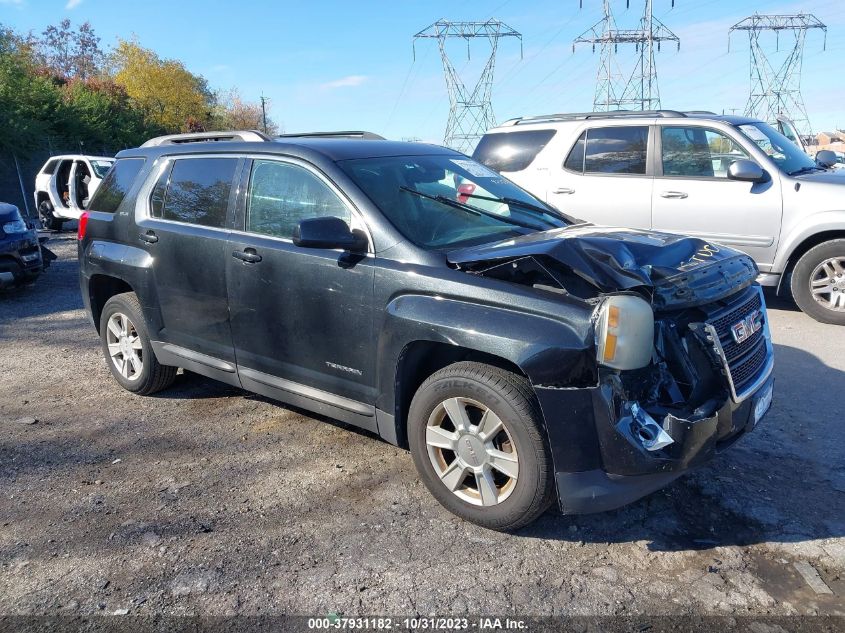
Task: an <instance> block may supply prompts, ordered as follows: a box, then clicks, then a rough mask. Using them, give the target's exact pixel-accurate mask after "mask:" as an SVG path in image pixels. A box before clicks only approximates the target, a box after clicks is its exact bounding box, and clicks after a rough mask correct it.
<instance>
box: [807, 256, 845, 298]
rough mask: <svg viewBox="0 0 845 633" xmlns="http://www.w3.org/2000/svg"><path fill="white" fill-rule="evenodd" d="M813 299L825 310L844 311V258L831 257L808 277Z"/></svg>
mask: <svg viewBox="0 0 845 633" xmlns="http://www.w3.org/2000/svg"><path fill="white" fill-rule="evenodd" d="M810 287H811V288H810V292H812V293H813V299H815V300H816V301H817V302H818V303H820V304H821V305H822V307H823V308H825V309H827V310H837V311H845V257H831V258H829V259H826V260H824V261H823V262H822V263H821V264H819V265H818V266H816V267H815V269H814V270H813V272H812V274H811V275H810Z"/></svg>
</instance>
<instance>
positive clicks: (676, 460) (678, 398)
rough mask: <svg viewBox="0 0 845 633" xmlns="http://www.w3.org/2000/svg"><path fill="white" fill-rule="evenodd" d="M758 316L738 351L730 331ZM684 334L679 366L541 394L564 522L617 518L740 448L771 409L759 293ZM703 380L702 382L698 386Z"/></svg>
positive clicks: (610, 375)
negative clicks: (567, 518) (599, 515)
mask: <svg viewBox="0 0 845 633" xmlns="http://www.w3.org/2000/svg"><path fill="white" fill-rule="evenodd" d="M758 302H759V303H758ZM758 312H759V313H760V314H762V317H761V321H760V327H759V328H758V330H755V332H754V336H749V337H746V339H745V340H743V341H742V343H741V344H740V345H739V347H738V346H737V345H736V344H735V343H730V342H728V340H727V338H726V337H725V332H730V329H731V328H732V327H733V326H734V325H735V324H736V323H742V320H743V319H745V320H746V322H749V321H748V320H747V315H748V314H751V313H753V314H755V315H756V314H757V313H758ZM666 323H668V324H669V325H670V326H671V327H673V328H674V327H675V324H676V323H677V322H676V321H674V320H671V321H670V320H667V321H666ZM677 329H679V330H683V332H682V333H678V334H677V335H675V333H674V332H668V333H667V334H666V336H667V338H666V341H665V344H664V346H665V349H666V350H667V357H668V356H669V354H668V350H669V349H670V348H673V347H674V348H675V352H674V353H675V355H676V356H677V357H681V356H682V357H683V358H682V359H681V360H682V363H679V362H677V361H678V359H677V358H676V359H671V358H670V359H669V362H667V363H662V362H661V363H660V366H658V367H654V368H652V369H650V370H649V372H648V373H646V374H644V375H643V376H634V377H632V376H631V375H630V374H628V375H625V373H624V372H622V373H620V372H607V373H605V374H604V375H603V376H602V378H601V381H600V383H599V385H598V386H596V387H591V388H586V389H561V388H551V387H549V388H546V387H536V388H535V391H536V393H537V396H538V398H539V400H540V405H541V407H542V409H543V413H544V417H545V419H546V425H547V431H548V434H549V440H550V445H551V448H552V456H553V460H554V464H555V471H556V472H555V480H556V484H557V493H558V499H559V502H560V507H561V510H562V511H563V512H564V513H565V514H584V513H592V512H602V511H605V510H612V509H614V508H618V507H620V506H623V505H625V504H627V503H630V502H632V501H635V500H637V499H639V498H641V497H643V496H645V495H647V494H649V493H651V492H654V491H656V490H658V489H660V488H662V487H663V486H665V485H667V484H668V483H670V482H671V481H672V480H674V479H676V478H677V477H679V476H681V475H682V474H684V473H685V472H687V471H689V470H690V469H692V468H695V467H697V466H700V465H701V464H704V463H705V462H707V461H708V460H710V459H711V458H712V457H713V456H714V455H715V454H717V453H718V452H720V451H722V450H724V449H726V448H727V447H729V446H731V445H732V444H733V443H734V442H736V441H737V440H738V439H739V438H740V437H742V436H743V435H744V434H745V433H747V432H749V431H750V430H752V429H753V428H754V427H755V426H756V424H757V423H758V422H759V421H760V420H761V419H762V417H763V416H764V415H765V413H766V412H767V411H768V408H769V405H770V404H771V400H772V388H773V378H772V376H771V374H772V369H773V353H772V345H771V337H770V334H769V330H768V326H767V323H766V314H765V305H764V304H763V303H762V294H761V293H760V291H759V288H749V289H748V290H746V291H744V292H743V293H741V297H740V299H739V300H738V301H735V302H733V303H731V304H729V305H726V306H723V307H720V308H719V309H718V310H714V311H713V312H712V313H711V314H708V315H706V317H705V318H704V319H703V320H702V321H701V322H695V323H685V324H683V325H682V326H681V327H678V328H677ZM720 335H721V336H720ZM673 336H674V338H675V339H676V340H675V341H674V343H673V342H672V341H671V340H669V339H670V338H672V337H673ZM761 355H762V356H761ZM751 362H753V363H754V365H753V372H752V373H750V374H749V373H748V371H749V370H748V365H749V363H751ZM681 364H683V365H684V366H683V367H680V366H679V365H681ZM666 367H671V371H670V370H669V369H666ZM684 371H686V372H690V374H689V375H687V376H686V377H685V378H681V379H680V380H679V381H678V383H680V385H681V387H679V386H678V384H676V382H675V380H674V378H673V375H675V376H679V377H680V376H681V374H682V373H683V372H684ZM696 375H697V376H700V377H701V379H697V380H691V379H690V376H696ZM655 377H657V378H655ZM684 380H686V381H687V382H686V383H684ZM658 383H662V384H658ZM682 391H683V393H681V392H682ZM673 394H674V395H673ZM669 401H671V402H669Z"/></svg>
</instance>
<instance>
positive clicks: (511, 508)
mask: <svg viewBox="0 0 845 633" xmlns="http://www.w3.org/2000/svg"><path fill="white" fill-rule="evenodd" d="M408 440H409V444H410V447H411V454H412V456H413V458H414V465H415V466H416V468H417V471H418V472H419V474H420V478H421V479H422V480H423V483H425V485H426V487H427V488H428V489H429V491H431V493H432V495H434V497H435V498H436V499H437V500H438V501H439V502H440V503H441V504H442V505H443V506H444V507H445V508H446V509H447V510H449V511H450V512H452V513H453V514H456V515H457V516H459V517H461V518H463V519H466V520H468V521H472V522H473V523H477V524H478V525H481V526H483V527H486V528H490V529H494V530H515V529H517V528H520V527H522V526H524V525H527V524H528V523H530V522H531V521H533V520H534V519H536V518H537V517H538V516H539V515H540V514H542V513H543V511H545V510H546V508H548V507H549V505H550V503H551V501H552V498H553V495H552V493H553V481H552V465H551V458H550V455H549V450H548V447H547V445H546V441H545V434H544V431H543V425H542V416H541V414H540V409H539V405H538V403H537V400H536V396H535V395H534V392H533V389H532V388H531V385H530V384H529V383H528V381H527V380H526V379H525V378H524V377H523V376H520V375H518V374H514V373H512V372H509V371H506V370H504V369H501V368H498V367H493V366H490V365H486V364H482V363H475V362H460V363H455V364H453V365H449V366H448V367H446V368H444V369H441V370H440V371H438V372H436V373H434V374H433V375H432V376H430V377H429V378H428V379H427V380H426V381H425V382H424V383H423V384H422V385H421V386H420V388H419V389H418V390H417V393H416V394H415V395H414V399H413V401H412V402H411V408H410V411H409V414H408Z"/></svg>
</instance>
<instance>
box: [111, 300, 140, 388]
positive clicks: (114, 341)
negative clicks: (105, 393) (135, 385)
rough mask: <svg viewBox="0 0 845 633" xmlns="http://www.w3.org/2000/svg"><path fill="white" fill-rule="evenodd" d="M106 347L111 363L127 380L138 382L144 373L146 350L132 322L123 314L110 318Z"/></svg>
mask: <svg viewBox="0 0 845 633" xmlns="http://www.w3.org/2000/svg"><path fill="white" fill-rule="evenodd" d="M106 345H108V348H109V356H110V357H111V362H112V363H114V367H115V369H117V371H118V372H119V373H120V375H121V376H123V377H124V378H125V379H126V380H130V381H134V380H138V378H139V377H140V376H141V372H143V371H144V359H143V357H144V348H143V346H142V345H141V337H140V336H138V330H137V329H136V328H135V324H134V323H132V320H131V319H130V318H129V317H128V316H126V315H125V314H123V313H121V312H115V313H114V314H112V315H111V316H110V317H109V320H108V324H107V325H106Z"/></svg>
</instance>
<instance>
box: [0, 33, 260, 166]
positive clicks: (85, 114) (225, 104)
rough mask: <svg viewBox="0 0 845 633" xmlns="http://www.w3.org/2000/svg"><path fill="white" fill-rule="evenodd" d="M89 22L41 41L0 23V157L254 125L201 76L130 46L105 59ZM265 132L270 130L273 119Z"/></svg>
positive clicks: (236, 101)
mask: <svg viewBox="0 0 845 633" xmlns="http://www.w3.org/2000/svg"><path fill="white" fill-rule="evenodd" d="M99 41H100V38H99V37H97V35H96V34H95V33H94V29H93V28H92V27H91V25H90V24H89V23H87V22H86V23H84V24H82V25H81V26H79V27H78V29H76V30H74V29H73V28H72V26H71V23H70V22H69V21H68V20H63V21H62V22H61V23H60V24H59V25H58V26H49V27H48V28H47V29H46V30H45V31H44V32H43V33H42V37H41V38H37V37H34V36H32V35H30V36H28V37H27V38H22V37H20V36H19V35H18V34H16V33H15V32H14V31H12V30H11V29H8V28H6V27H4V26H3V25H2V24H0V151H4V152H5V151H11V152H15V153H18V154H21V155H26V154H27V152H28V151H31V150H33V149H35V148H37V147H43V146H44V145H45V144H46V143H47V139H48V138H50V137H53V138H56V137H57V138H61V139H73V140H74V143H80V144H81V145H82V147H85V146H92V147H115V148H118V147H133V146H137V145H140V144H141V143H143V142H144V141H145V140H147V139H148V138H150V137H152V136H157V135H159V134H165V133H172V132H180V131H203V130H212V129H227V128H231V127H259V125H258V123H259V118H258V113H260V106H257V105H255V104H250V103H248V102H244V101H242V100H241V99H240V98H239V97H238V96H237V93H236V92H235V91H232V92H231V93H229V94H228V95H227V96H226V97H225V98H223V99H220V98H219V97H218V95H217V94H216V93H215V92H213V91H212V90H210V88H209V87H208V83H207V82H206V80H205V78H203V77H202V76H200V75H195V74H193V73H191V72H190V71H189V70H187V69H186V68H185V67H184V65H183V64H182V63H181V62H179V61H177V60H166V59H161V58H160V57H158V55H156V54H155V52H153V51H151V50H149V49H145V48H143V47H142V46H141V45H140V44H138V42H136V41H131V42H127V41H120V42H119V43H118V46H117V48H116V49H115V51H114V52H112V53H110V54H106V53H104V52H103V51H102V50H101V49H100V47H99ZM268 127H269V128H271V129H274V126H273V123H272V121H269V120H268Z"/></svg>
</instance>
